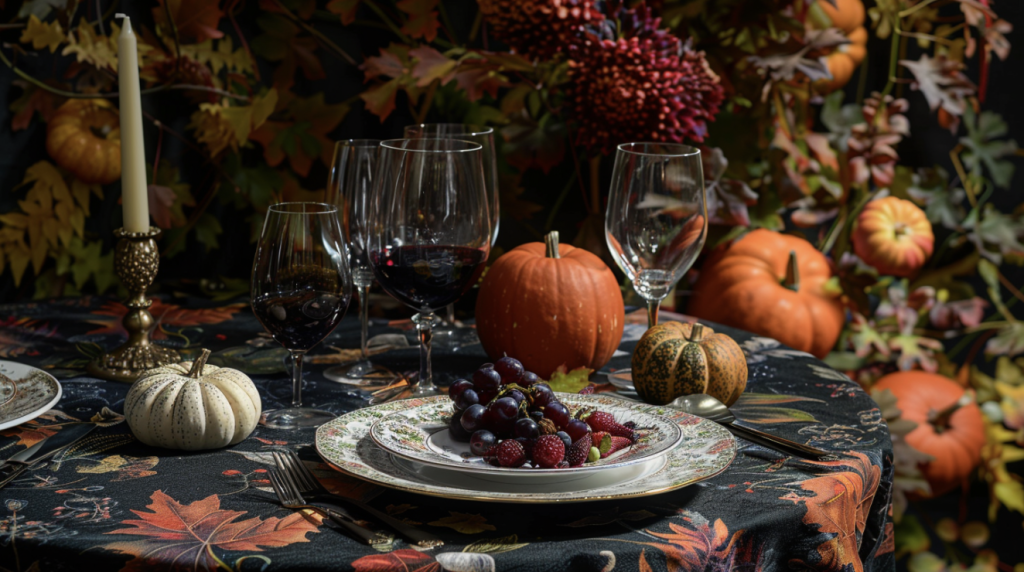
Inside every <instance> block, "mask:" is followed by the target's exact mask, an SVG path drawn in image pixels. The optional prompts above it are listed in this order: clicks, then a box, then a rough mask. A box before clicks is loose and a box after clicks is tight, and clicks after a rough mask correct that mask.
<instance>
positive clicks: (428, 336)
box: [412, 312, 437, 389]
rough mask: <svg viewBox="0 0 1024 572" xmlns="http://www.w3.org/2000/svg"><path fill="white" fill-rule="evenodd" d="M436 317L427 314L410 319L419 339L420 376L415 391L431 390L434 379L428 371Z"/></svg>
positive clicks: (429, 370)
mask: <svg viewBox="0 0 1024 572" xmlns="http://www.w3.org/2000/svg"><path fill="white" fill-rule="evenodd" d="M435 320H437V317H435V316H434V314H433V312H431V313H429V314H416V315H415V316H413V317H412V321H413V323H415V324H416V333H417V335H418V336H419V338H420V376H419V380H418V381H417V383H416V389H433V388H434V377H433V373H431V369H430V342H431V340H432V339H433V337H434V330H433V328H434V321H435Z"/></svg>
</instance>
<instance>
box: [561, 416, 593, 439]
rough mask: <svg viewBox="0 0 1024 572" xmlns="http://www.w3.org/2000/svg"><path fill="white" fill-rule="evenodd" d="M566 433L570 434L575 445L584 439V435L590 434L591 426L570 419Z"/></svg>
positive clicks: (566, 426)
mask: <svg viewBox="0 0 1024 572" xmlns="http://www.w3.org/2000/svg"><path fill="white" fill-rule="evenodd" d="M565 432H566V433H568V434H569V438H571V439H572V441H573V443H575V442H576V441H579V440H580V439H582V438H583V436H584V435H586V434H587V433H590V426H589V425H587V424H586V423H585V422H583V421H580V420H579V419H570V420H569V422H568V423H566V424H565Z"/></svg>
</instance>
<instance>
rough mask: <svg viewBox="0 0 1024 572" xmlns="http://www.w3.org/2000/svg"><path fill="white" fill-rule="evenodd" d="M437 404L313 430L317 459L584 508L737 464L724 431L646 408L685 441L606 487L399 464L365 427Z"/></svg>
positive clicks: (413, 482) (389, 481) (379, 476)
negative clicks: (515, 480) (496, 478)
mask: <svg viewBox="0 0 1024 572" xmlns="http://www.w3.org/2000/svg"><path fill="white" fill-rule="evenodd" d="M602 397H603V396H602ZM606 399H616V398H614V397H606ZM442 400H448V397H447V396H436V397H427V398H423V399H407V400H402V401H393V402H390V403H384V404H381V405H377V406H374V407H367V408H364V409H357V410H356V411H352V412H351V413H346V414H345V415H342V416H340V417H337V418H335V419H334V420H332V421H330V422H328V423H325V424H324V425H321V426H320V427H319V428H318V429H317V431H316V449H317V452H318V453H319V454H320V457H321V458H323V459H324V461H325V462H327V463H328V464H330V465H331V466H332V467H334V468H335V469H337V470H339V471H342V472H344V473H347V474H349V475H352V476H354V477H356V478H359V479H363V480H365V481H368V482H371V483H374V484H377V485H380V486H383V487H388V488H392V489H397V490H402V491H407V492H413V493H419V494H425V495H431V496H437V497H444V498H453V499H461V500H482V501H493V502H507V503H556V502H584V501H597V500H613V499H625V498H633V497H642V496H648V495H654V494H659V493H664V492H668V491H673V490H676V489H679V488H682V487H685V486H687V485H691V484H693V483H696V482H698V481H702V480H704V479H708V478H710V477H713V476H715V475H717V474H719V473H721V472H722V471H724V470H725V469H726V468H727V467H728V466H729V464H730V463H732V460H733V459H734V458H735V457H736V439H735V438H733V436H732V435H730V434H729V432H728V431H726V430H725V429H724V428H722V427H720V426H718V425H716V424H715V423H713V422H711V421H707V420H705V419H701V418H700V417H695V416H693V415H689V414H687V413H683V412H682V411H677V410H670V409H665V408H662V407H657V406H653V405H644V404H641V405H640V407H643V408H646V412H647V413H649V414H652V415H661V416H663V417H665V418H667V419H669V420H670V421H673V422H675V423H676V424H678V425H679V428H680V430H681V431H682V440H681V441H680V443H679V445H677V446H676V447H675V448H673V449H672V450H671V451H669V453H668V454H666V455H665V456H663V457H661V458H660V459H657V458H656V459H654V460H652V461H649V462H647V463H638V464H635V465H627V466H625V467H622V468H619V469H614V471H615V472H616V474H617V475H616V478H615V479H611V480H609V479H608V478H606V477H607V476H608V475H606V474H605V473H603V472H597V473H593V474H589V475H585V476H584V478H581V479H579V480H576V481H573V482H572V483H564V482H563V483H552V484H539V485H535V486H528V485H526V484H518V485H516V484H509V483H496V482H492V481H486V480H483V479H479V478H477V476H476V475H470V474H465V473H457V472H455V471H449V470H445V469H440V468H437V467H431V466H426V465H422V464H419V463H414V462H410V461H408V460H405V459H400V458H396V457H394V456H392V455H391V453H389V452H387V451H385V450H384V449H381V448H380V447H379V446H378V445H377V444H376V443H374V442H373V439H372V438H371V437H370V434H369V433H370V427H372V426H373V424H374V423H376V422H377V421H379V420H380V419H383V418H384V417H387V416H388V415H391V414H392V413H395V412H396V411H404V410H407V409H410V408H413V407H420V406H422V405H429V404H432V403H438V402H441V401H442ZM618 471H622V472H623V473H622V474H618ZM569 485H571V486H569Z"/></svg>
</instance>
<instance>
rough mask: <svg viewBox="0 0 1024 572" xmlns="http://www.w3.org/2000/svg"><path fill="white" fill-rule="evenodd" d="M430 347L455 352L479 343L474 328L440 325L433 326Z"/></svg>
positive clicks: (478, 337)
mask: <svg viewBox="0 0 1024 572" xmlns="http://www.w3.org/2000/svg"><path fill="white" fill-rule="evenodd" d="M430 343H431V347H432V348H433V349H435V350H440V351H445V352H452V353H454V352H457V351H459V350H463V349H466V348H468V347H470V346H475V345H478V344H479V343H480V336H478V335H477V333H476V328H467V327H454V326H441V327H438V328H434V332H433V339H432V340H431V342H430Z"/></svg>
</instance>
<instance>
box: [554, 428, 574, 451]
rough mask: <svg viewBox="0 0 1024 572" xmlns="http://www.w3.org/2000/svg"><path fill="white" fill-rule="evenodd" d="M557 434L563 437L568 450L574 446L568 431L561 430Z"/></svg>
mask: <svg viewBox="0 0 1024 572" xmlns="http://www.w3.org/2000/svg"><path fill="white" fill-rule="evenodd" d="M555 436H556V437H558V438H559V439H561V440H562V442H563V443H565V450H566V451H568V450H569V447H572V439H570V438H569V434H568V433H566V432H565V431H559V432H557V433H555Z"/></svg>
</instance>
